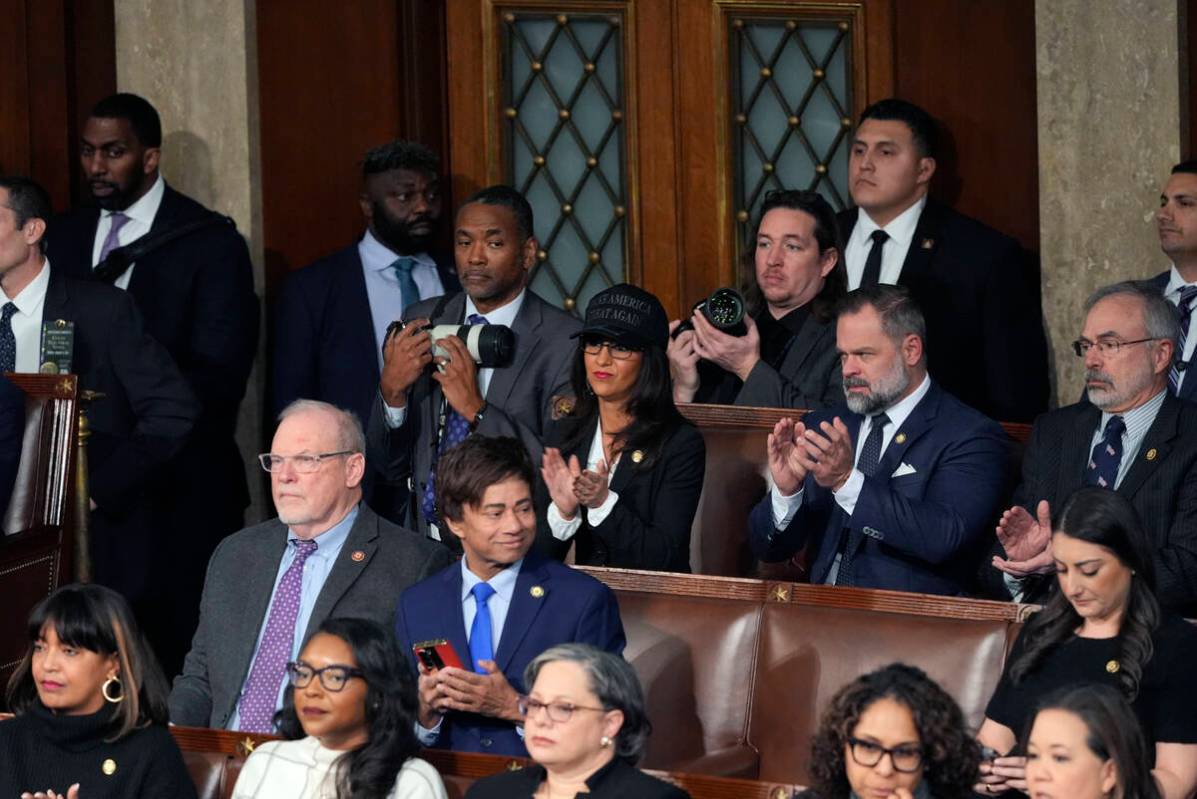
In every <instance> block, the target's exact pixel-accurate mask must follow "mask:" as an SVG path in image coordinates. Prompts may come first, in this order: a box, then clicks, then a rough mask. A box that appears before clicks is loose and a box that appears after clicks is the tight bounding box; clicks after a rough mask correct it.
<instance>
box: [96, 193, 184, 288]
mask: <svg viewBox="0 0 1197 799" xmlns="http://www.w3.org/2000/svg"><path fill="white" fill-rule="evenodd" d="M165 193H166V181H164V180H163V179H162V176H161V175H159V176H158V179H157V180H155V181H154V185H153V186H151V187H150V190H149V191H147V192H146V193H145V194H143V195H142V196H141V198H140V199H138V200H137V202H135V203H133V204H132V205H130V206H129V207H128V208H126V209H125V210H123V211H101V212H100V223H99V224H98V225H97V226H96V238H95V241H93V242H92V246H91V266H92V269H95V268H96V266H98V265H99V263H100V250H102V249H104V239H106V238H108V231H109V230H112V215H113V214H117V213H120V214H124V215H125V216H127V217H129V221H128V222H126V223H125V224H124V226H123V227H122V228H121V229H120V230H119V231H117V234H116V240H117V242H118V244H117V246H119V247H124V246H126V245H128V244H132V243H133V242H135V241H137V240H138V239H139V238H141V237H142V236H144V235H145V234H147V233H149V232H150V228H151V227H153V225H154V217H155V216H157V215H158V209H159V208H160V207H161V206H162V195H164V194H165ZM134 266H136V264H131V265H130V266H129V268H128V269H126V270H125V273H124V274H123V275H121V276H120V277H118V278H117V279H116V281H115V282H114V283H113V285H114V286H116V287H117V288H118V289H127V288H129V280H130V279H131V278H132V277H133V267H134Z"/></svg>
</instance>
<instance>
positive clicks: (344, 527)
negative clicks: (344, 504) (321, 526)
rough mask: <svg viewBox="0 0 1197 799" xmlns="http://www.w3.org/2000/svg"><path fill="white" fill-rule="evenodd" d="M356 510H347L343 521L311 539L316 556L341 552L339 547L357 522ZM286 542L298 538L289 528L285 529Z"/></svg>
mask: <svg viewBox="0 0 1197 799" xmlns="http://www.w3.org/2000/svg"><path fill="white" fill-rule="evenodd" d="M357 509H358V506H357V505H354V506H353V507H352V508H350V509H349V513H346V514H345V518H344V519H341V521H339V522H337V523H336V524H334V525H333V526H332V527H330V528H328V529H327V530H325V531H324V532H323V533H321V534H320V535H318V536H316V537H315V538H313V539H311V540H312V541H315V542H316V553H317V554H319V555H331V554H333V553H336V552H340V551H341V547H342V546H344V545H345V539H347V538H348V537H349V531H350V530H351V529H353V523H354V522H355V521H357ZM287 540H288V541H298V540H299V536H297V535H295V533H294V532H293V531H292V530H291V528H290V527H288V528H287Z"/></svg>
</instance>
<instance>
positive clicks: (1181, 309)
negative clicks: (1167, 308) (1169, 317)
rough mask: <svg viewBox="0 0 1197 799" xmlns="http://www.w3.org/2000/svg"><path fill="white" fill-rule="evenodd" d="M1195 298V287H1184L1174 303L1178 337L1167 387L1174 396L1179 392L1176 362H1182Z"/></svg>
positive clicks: (1178, 372) (1178, 375) (1196, 288)
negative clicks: (1178, 328) (1178, 326)
mask: <svg viewBox="0 0 1197 799" xmlns="http://www.w3.org/2000/svg"><path fill="white" fill-rule="evenodd" d="M1194 297H1197V286H1185V287H1184V288H1183V289H1182V290H1181V292H1180V299H1179V300H1177V302H1176V319H1177V321H1178V322H1180V335H1179V336H1178V337H1177V339H1176V355H1175V356H1174V357H1173V359H1172V360H1173V364H1172V368H1171V369H1169V370H1168V387H1169V388H1170V389H1172V393H1173V394H1175V393H1177V392H1178V391H1179V390H1180V370H1179V369H1177V368H1176V362H1177V361H1182V360H1184V357H1185V341H1186V340H1187V339H1188V338H1189V324H1190V322H1192V320H1193V298H1194Z"/></svg>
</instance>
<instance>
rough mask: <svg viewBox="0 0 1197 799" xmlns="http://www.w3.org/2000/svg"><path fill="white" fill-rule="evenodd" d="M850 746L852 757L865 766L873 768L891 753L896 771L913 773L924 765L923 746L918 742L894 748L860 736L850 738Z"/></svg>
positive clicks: (891, 760)
mask: <svg viewBox="0 0 1197 799" xmlns="http://www.w3.org/2000/svg"><path fill="white" fill-rule="evenodd" d="M848 747H849V749H850V750H851V752H852V759H853V760H855V761H856V762H857V763H858V764H859V765H861V766H864V767H865V768H872V767H873V766H875V765H877V764H878V763H880V762H881V758H883V757H885V756H886V755H889V759H890V762H891V763H893V764H894V771H901V772H902V773H904V774H912V773H914V772H916V771H918V770H919V768H920V767H921V766H922V765H923V747H922V746H920V745H918V744H902V745H901V746H895V747H894V748H893V749H886V748H885V747H884V746H882V745H881V744H878V743H874V742H872V741H862V740H861V739H860V738H849V739H848Z"/></svg>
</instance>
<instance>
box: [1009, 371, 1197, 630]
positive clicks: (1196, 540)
mask: <svg viewBox="0 0 1197 799" xmlns="http://www.w3.org/2000/svg"><path fill="white" fill-rule="evenodd" d="M1187 380H1188V378H1186V381H1187ZM1099 424H1101V411H1100V410H1098V409H1097V407H1096V406H1094V405H1091V404H1090V403H1088V402H1078V403H1076V404H1075V405H1069V406H1068V407H1066V408H1060V409H1059V410H1055V411H1052V412H1051V413H1045V414H1044V415H1043V416H1040V417H1039V419H1037V420H1036V422H1035V427H1034V429H1033V430H1032V431H1031V440H1030V442H1029V443H1028V444H1027V448H1026V454H1025V455H1024V457H1023V464H1022V483H1021V485H1019V487H1018V490H1017V491H1016V492H1015V495H1014V503H1015V504H1016V505H1021V506H1023V507H1024V508H1026V509H1027V510H1028V511H1029V512H1030V513H1031V515H1032V516H1033V515H1034V514H1035V509H1036V506H1037V505H1038V504H1039V501H1040V500H1043V499H1046V500H1047V501H1048V503H1049V504H1050V505H1051V508H1052V510H1053V511H1058V510H1059V509H1060V508H1062V507H1063V506H1064V502H1065V501H1067V499H1068V497H1070V496H1071V495H1072V493H1073V492H1074V491H1076V490H1077V489H1078V488H1081V487H1082V486H1083V484H1084V483H1083V480H1084V474H1085V468H1086V465H1087V464H1088V462H1089V456H1090V454H1091V452H1092V442H1093V434H1094V433H1095V432H1097V427H1098V425H1099ZM1117 491H1118V493H1119V494H1121V495H1123V496H1124V497H1126V498H1127V499H1129V500H1130V502H1131V504H1132V505H1134V507H1135V510H1136V511H1137V512H1138V514H1139V521H1140V522H1142V524H1143V529H1144V531H1145V532H1146V533H1147V536H1148V538H1149V540H1150V541H1151V548H1152V552H1153V553H1154V556H1155V579H1156V593H1157V595H1158V596H1159V599H1160V602H1161V603H1162V604H1164V605H1165V606H1167V607H1169V608H1172V609H1174V610H1176V611H1177V612H1181V613H1184V614H1185V615H1190V614H1192V613H1193V612H1194V611H1197V405H1193V404H1191V403H1189V402H1184V401H1181V400H1178V399H1176V398H1174V397H1172V396H1168V397H1167V398H1165V399H1164V404H1163V405H1162V406H1161V407H1160V412H1159V415H1158V416H1156V418H1155V422H1154V423H1152V425H1151V427H1150V428H1149V429H1148V431H1147V435H1146V436H1145V437H1144V438H1143V443H1142V444H1140V445H1139V451H1138V453H1137V454H1136V455H1135V462H1134V464H1133V465H1132V466H1131V467H1130V469H1129V470H1128V471H1127V473H1126V476H1125V477H1124V478H1123V479H1122V483H1121V484H1119V486H1118V488H1117ZM996 548H997V551H999V552H1001V553H1002V554H1004V552H1002V549H1001V545H1000V544H998V545H997V547H996ZM990 571H996V570H994V569H990ZM1037 582H1038V583H1039V585H1038V586H1036V587H1034V588H1033V589H1032V590H1031V592H1030V595H1029V596H1028V597H1027V601H1036V600H1038V599H1042V598H1043V597H1044V596H1045V595H1046V592H1047V591H1049V590H1051V587H1052V586H1053V585H1054V584H1055V580H1054V579H1050V578H1049V579H1042V580H1039V581H1037Z"/></svg>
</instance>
